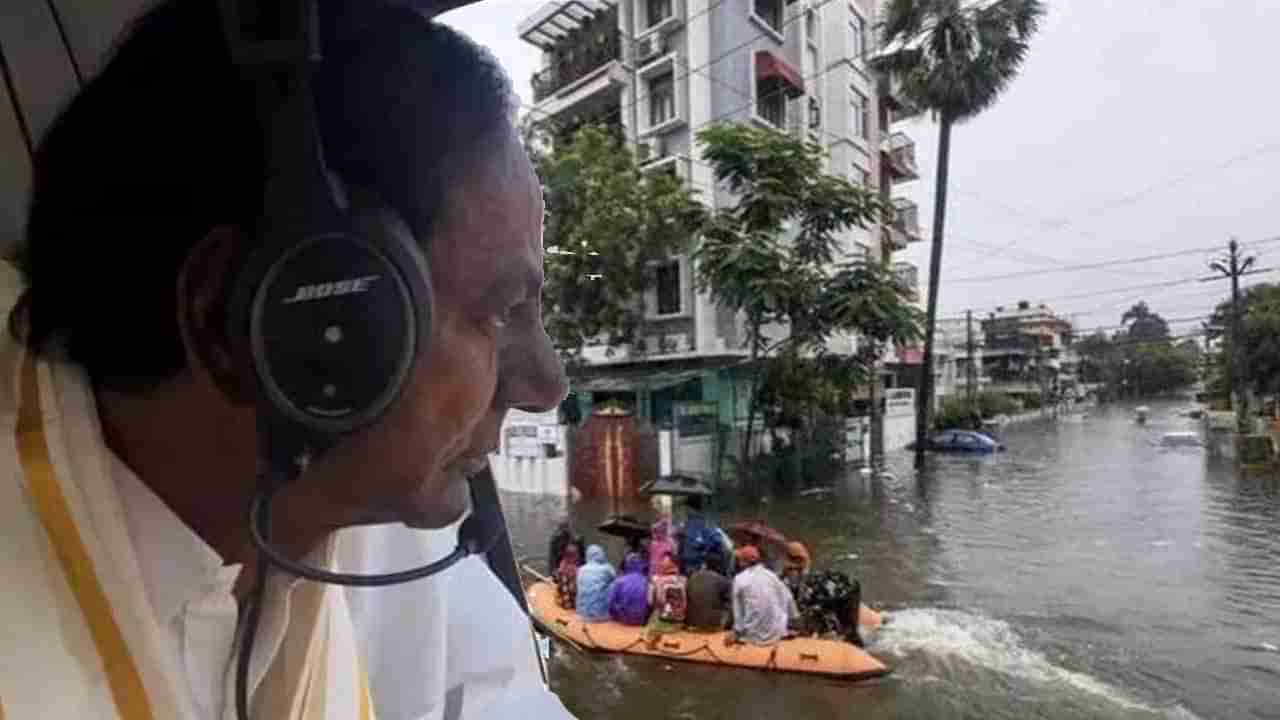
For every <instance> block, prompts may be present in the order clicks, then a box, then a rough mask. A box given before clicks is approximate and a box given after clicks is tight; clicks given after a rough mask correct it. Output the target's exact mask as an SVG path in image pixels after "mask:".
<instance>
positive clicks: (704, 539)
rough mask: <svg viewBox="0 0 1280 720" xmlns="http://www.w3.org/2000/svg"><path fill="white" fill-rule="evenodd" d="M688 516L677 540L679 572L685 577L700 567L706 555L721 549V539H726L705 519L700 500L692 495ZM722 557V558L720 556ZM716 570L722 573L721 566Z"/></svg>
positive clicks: (710, 521)
mask: <svg viewBox="0 0 1280 720" xmlns="http://www.w3.org/2000/svg"><path fill="white" fill-rule="evenodd" d="M688 507H689V514H688V517H687V518H686V519H685V523H684V529H683V530H682V532H681V537H680V538H679V545H680V555H679V558H680V570H681V572H683V573H684V574H685V575H689V574H692V573H693V571H694V570H696V569H697V568H698V567H699V566H701V565H702V564H703V563H704V562H705V560H706V557H707V554H708V553H709V552H711V551H712V550H713V549H714V550H719V549H721V548H722V547H723V539H722V538H727V537H728V536H727V535H724V534H723V533H722V532H721V531H720V528H718V527H716V524H715V522H713V521H712V520H711V518H709V517H707V515H706V514H705V513H703V511H702V498H701V497H700V496H697V495H694V496H693V497H690V498H689V501H688ZM732 547H733V546H732V542H731V543H730V548H729V552H730V553H732V552H733V549H732ZM722 557H723V556H722ZM716 569H717V570H720V571H723V570H724V568H723V566H717V567H716Z"/></svg>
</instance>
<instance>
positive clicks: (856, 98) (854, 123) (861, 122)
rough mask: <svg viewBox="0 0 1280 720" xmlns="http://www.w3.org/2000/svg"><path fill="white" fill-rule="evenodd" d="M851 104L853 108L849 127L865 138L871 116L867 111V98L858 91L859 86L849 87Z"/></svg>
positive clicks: (854, 132)
mask: <svg viewBox="0 0 1280 720" xmlns="http://www.w3.org/2000/svg"><path fill="white" fill-rule="evenodd" d="M849 104H850V105H851V106H852V108H851V120H850V126H849V129H850V130H851V131H852V132H853V134H854V135H856V136H858V137H860V138H863V139H864V140H865V139H866V137H867V128H868V126H869V125H870V124H871V118H870V117H868V115H867V113H868V110H867V98H866V96H864V95H863V94H862V93H860V92H858V89H857V88H854V87H850V88H849Z"/></svg>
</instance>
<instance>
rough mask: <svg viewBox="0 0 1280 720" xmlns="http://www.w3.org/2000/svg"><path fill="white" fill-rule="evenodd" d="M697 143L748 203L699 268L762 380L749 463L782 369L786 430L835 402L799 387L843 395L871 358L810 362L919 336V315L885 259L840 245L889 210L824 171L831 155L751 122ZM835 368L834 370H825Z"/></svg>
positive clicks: (727, 213)
mask: <svg viewBox="0 0 1280 720" xmlns="http://www.w3.org/2000/svg"><path fill="white" fill-rule="evenodd" d="M698 141H699V142H700V143H701V144H702V145H703V148H704V149H703V158H704V159H705V160H706V161H707V162H708V163H709V164H710V165H711V166H712V167H713V168H714V169H715V173H716V179H717V180H718V181H719V182H720V183H721V184H722V185H723V186H724V187H725V188H726V189H727V190H728V191H729V192H731V193H732V194H733V195H734V196H735V197H736V198H737V202H736V203H735V204H734V205H732V206H731V207H725V208H722V209H720V210H718V211H716V212H715V213H714V214H713V215H712V217H711V218H710V220H709V221H708V223H707V224H706V226H705V229H704V231H703V236H702V240H701V242H700V244H699V246H698V248H697V250H696V251H695V252H694V260H695V262H696V263H697V282H698V286H699V288H700V289H702V290H704V291H708V292H710V293H711V295H712V297H713V298H714V299H715V301H716V302H717V303H719V304H720V305H722V306H724V307H727V308H730V309H732V310H734V311H736V312H738V313H741V314H742V316H743V318H744V328H743V333H744V336H745V337H744V342H743V346H744V347H746V348H747V350H748V352H749V354H750V362H749V367H750V368H751V370H752V373H753V375H752V385H751V392H750V396H749V399H748V410H747V427H746V432H745V434H744V437H743V448H742V456H741V457H742V459H743V461H744V462H745V461H746V460H748V459H749V458H750V449H751V447H752V445H751V440H752V435H753V432H754V423H755V417H756V415H757V412H758V411H759V409H760V404H761V401H762V398H763V397H764V395H765V394H764V393H763V392H762V385H763V383H764V381H765V379H766V378H767V377H769V375H770V370H771V369H772V375H773V377H775V378H785V382H775V383H774V392H773V393H772V394H771V395H770V402H771V404H772V406H773V407H772V409H771V411H770V412H769V413H767V414H766V422H774V423H776V422H781V421H783V420H784V419H785V418H794V417H796V416H798V415H801V414H803V412H802V411H797V409H796V408H797V407H798V406H805V407H809V406H813V405H814V404H815V403H818V404H820V403H821V402H826V400H815V399H814V398H815V397H817V396H818V395H821V394H822V391H821V389H815V387H813V386H806V387H799V386H798V384H797V379H799V378H804V377H808V378H810V379H811V380H813V382H815V383H817V382H820V381H823V380H825V381H830V382H834V383H835V387H837V390H838V391H839V388H842V387H844V386H845V385H846V384H847V383H848V382H852V381H854V380H856V379H857V377H858V375H857V373H856V372H850V366H849V363H862V364H864V365H865V363H866V362H867V361H868V360H869V359H871V358H870V357H869V356H868V357H861V356H860V357H859V358H855V359H851V360H848V361H845V362H828V363H825V364H824V363H822V362H815V363H810V362H809V361H810V360H811V359H815V358H816V359H819V360H820V359H821V358H822V357H823V356H825V355H826V353H827V348H828V344H829V341H830V340H831V339H832V337H833V335H834V334H835V333H838V332H845V333H855V332H856V333H859V334H862V335H863V336H865V337H867V338H869V339H870V340H871V341H872V342H880V343H883V342H907V341H910V340H911V339H912V338H914V337H916V334H917V333H918V320H919V318H918V313H917V311H916V310H915V309H914V308H913V307H912V306H911V304H910V303H909V302H908V301H907V290H906V288H905V287H904V286H903V285H902V284H901V283H900V281H898V279H897V278H896V277H895V276H894V275H893V274H892V273H891V272H889V271H888V270H887V269H886V268H884V267H883V265H882V264H881V263H879V261H865V260H862V259H860V258H856V257H853V256H850V255H849V254H848V253H847V252H845V251H844V250H843V249H842V248H841V245H840V237H839V236H840V235H841V234H842V233H844V232H845V231H846V230H848V229H850V228H853V227H866V226H867V225H869V224H872V223H874V222H875V221H876V220H877V219H878V218H880V217H883V216H884V214H885V213H887V212H888V210H887V208H885V207H884V206H883V205H882V204H881V203H880V202H879V200H878V199H877V198H876V196H875V195H874V194H873V193H871V192H870V191H868V190H866V189H865V188H862V187H861V186H858V185H854V184H853V183H851V182H850V181H849V180H847V179H845V178H843V177H838V176H833V175H827V174H826V173H824V172H822V164H823V160H824V157H825V156H824V151H823V150H822V148H821V147H820V146H818V145H815V144H812V143H805V142H802V141H799V140H795V139H793V138H791V137H789V136H787V135H784V134H782V133H779V132H776V131H773V130H767V129H762V128H755V127H751V126H746V125H717V126H713V127H710V128H707V129H705V130H702V131H701V132H699V133H698ZM774 328H780V329H777V330H775V329H774ZM824 367H825V368H829V369H830V370H831V372H830V373H825V372H821V370H822V368H824ZM850 387H851V386H850ZM782 388H787V389H786V390H785V392H784V391H782ZM815 393H816V394H815ZM798 395H799V396H802V397H797V396H798ZM846 395H847V392H846Z"/></svg>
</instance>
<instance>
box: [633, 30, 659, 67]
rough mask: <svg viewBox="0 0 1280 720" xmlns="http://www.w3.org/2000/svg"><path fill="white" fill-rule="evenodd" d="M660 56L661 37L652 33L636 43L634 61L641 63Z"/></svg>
mask: <svg viewBox="0 0 1280 720" xmlns="http://www.w3.org/2000/svg"><path fill="white" fill-rule="evenodd" d="M661 54H662V36H661V35H659V34H658V33H653V34H652V35H648V36H645V37H642V38H640V40H639V41H638V42H637V43H636V61H637V62H639V63H643V62H644V61H646V60H651V59H653V58H655V57H657V56H658V55H661Z"/></svg>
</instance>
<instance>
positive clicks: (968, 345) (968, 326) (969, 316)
mask: <svg viewBox="0 0 1280 720" xmlns="http://www.w3.org/2000/svg"><path fill="white" fill-rule="evenodd" d="M964 325H965V336H966V337H965V349H966V350H967V351H968V354H969V362H968V364H967V365H966V371H965V385H966V389H967V393H966V394H967V395H968V397H969V411H970V412H973V411H974V409H975V408H974V405H973V401H974V387H973V384H974V382H973V381H974V367H973V311H972V310H965V311H964Z"/></svg>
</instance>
